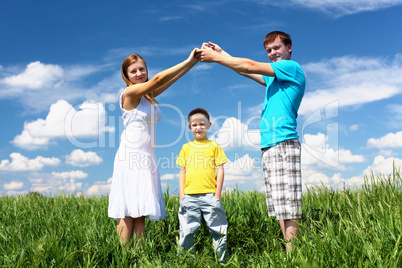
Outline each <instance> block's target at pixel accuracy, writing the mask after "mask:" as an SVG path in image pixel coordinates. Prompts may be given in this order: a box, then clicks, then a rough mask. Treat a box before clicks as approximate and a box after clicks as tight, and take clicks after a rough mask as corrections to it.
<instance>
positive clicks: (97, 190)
mask: <svg viewBox="0 0 402 268" xmlns="http://www.w3.org/2000/svg"><path fill="white" fill-rule="evenodd" d="M111 183H112V178H110V179H108V181H107V182H104V181H97V182H95V183H94V184H93V185H92V186H91V187H89V188H88V191H87V194H88V195H90V196H100V195H108V194H109V193H110V187H111Z"/></svg>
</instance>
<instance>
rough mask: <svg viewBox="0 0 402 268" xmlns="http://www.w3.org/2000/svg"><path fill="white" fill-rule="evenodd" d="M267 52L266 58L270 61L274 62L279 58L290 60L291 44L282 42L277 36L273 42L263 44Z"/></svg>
mask: <svg viewBox="0 0 402 268" xmlns="http://www.w3.org/2000/svg"><path fill="white" fill-rule="evenodd" d="M265 49H266V50H267V53H268V58H269V59H270V60H271V62H276V61H279V60H290V56H291V54H290V53H291V52H292V45H290V44H289V45H287V46H285V44H284V43H283V42H282V40H281V39H280V38H279V37H277V38H276V39H275V41H274V42H273V43H269V44H267V45H266V46H265Z"/></svg>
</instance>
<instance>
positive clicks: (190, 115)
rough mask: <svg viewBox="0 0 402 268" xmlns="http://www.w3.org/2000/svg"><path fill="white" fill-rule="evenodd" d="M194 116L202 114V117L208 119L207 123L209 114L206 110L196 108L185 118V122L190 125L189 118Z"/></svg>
mask: <svg viewBox="0 0 402 268" xmlns="http://www.w3.org/2000/svg"><path fill="white" fill-rule="evenodd" d="M195 114H202V115H204V116H205V117H206V118H207V119H208V121H209V113H208V112H207V110H205V109H203V108H196V109H194V110H192V111H191V112H190V113H189V114H188V116H187V120H188V122H189V123H190V118H191V117H192V116H193V115H195Z"/></svg>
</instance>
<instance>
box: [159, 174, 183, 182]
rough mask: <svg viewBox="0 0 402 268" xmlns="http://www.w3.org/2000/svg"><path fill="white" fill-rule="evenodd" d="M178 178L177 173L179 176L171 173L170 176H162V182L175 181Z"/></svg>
mask: <svg viewBox="0 0 402 268" xmlns="http://www.w3.org/2000/svg"><path fill="white" fill-rule="evenodd" d="M177 178H179V174H178V173H177V174H171V173H169V174H164V175H162V176H161V181H169V180H174V179H177Z"/></svg>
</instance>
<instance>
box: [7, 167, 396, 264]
mask: <svg viewBox="0 0 402 268" xmlns="http://www.w3.org/2000/svg"><path fill="white" fill-rule="evenodd" d="M164 197H165V202H166V206H167V212H168V217H167V218H166V219H165V220H163V221H159V222H151V221H147V222H146V238H145V241H144V243H143V246H142V247H136V246H135V244H134V243H133V244H131V245H130V246H129V247H128V248H125V247H122V246H120V244H119V241H118V238H117V236H116V233H115V221H114V220H113V219H110V218H108V216H107V205H108V198H107V197H93V198H84V197H73V196H70V195H60V196H56V197H45V196H42V195H40V194H37V193H30V194H29V195H25V196H18V197H8V196H4V197H1V198H0V204H1V206H0V266H6V267H7V266H9V267H29V266H31V267H130V266H131V267H220V264H219V263H218V261H217V260H216V258H215V256H214V253H213V248H212V245H211V244H212V239H211V237H210V234H209V232H208V230H207V228H206V227H205V226H204V225H203V226H202V228H200V231H199V233H198V235H197V236H196V239H195V240H196V246H195V247H196V249H197V250H196V253H195V254H194V255H189V254H179V255H177V240H178V234H179V233H178V229H179V228H178V226H179V223H178V218H177V211H178V208H179V200H178V197H177V196H169V194H168V193H166V194H165V196H164ZM222 201H223V205H224V207H225V209H226V213H227V218H228V221H229V230H228V238H229V240H228V243H229V244H228V246H229V250H230V253H231V257H230V259H229V261H228V262H227V263H226V266H227V267H270V266H272V267H295V266H298V267H402V245H401V244H402V241H401V239H402V218H401V214H402V180H401V176H400V171H399V170H398V169H394V172H393V174H390V175H381V176H373V175H372V176H370V177H366V178H365V183H364V185H363V186H362V187H360V188H358V189H347V188H344V189H342V190H333V189H329V188H326V187H324V186H320V187H315V188H310V189H308V190H307V192H306V193H304V195H303V219H302V222H301V225H300V228H299V234H298V238H297V240H296V241H294V247H293V249H292V252H291V254H290V255H289V256H288V257H287V256H286V251H285V249H284V244H285V242H284V241H283V240H282V234H281V230H280V227H279V224H278V223H277V221H276V220H275V218H271V217H268V214H267V208H266V203H265V195H264V194H263V193H258V192H255V191H252V192H249V191H247V192H242V191H239V190H234V191H232V192H230V193H224V195H223V197H222Z"/></svg>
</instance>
